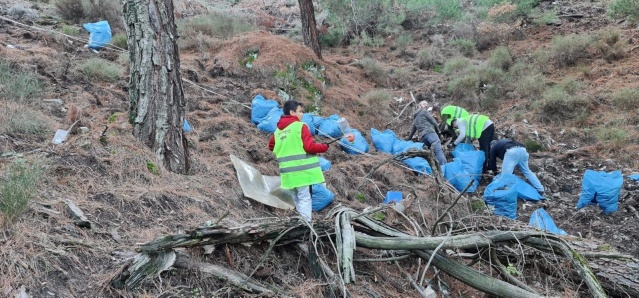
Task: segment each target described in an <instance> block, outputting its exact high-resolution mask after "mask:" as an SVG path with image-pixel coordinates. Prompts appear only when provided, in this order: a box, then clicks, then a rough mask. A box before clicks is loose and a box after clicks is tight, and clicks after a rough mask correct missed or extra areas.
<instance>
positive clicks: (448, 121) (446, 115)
mask: <svg viewBox="0 0 639 298" xmlns="http://www.w3.org/2000/svg"><path fill="white" fill-rule="evenodd" d="M433 111H434V112H439V114H440V115H441V118H442V123H441V124H440V126H439V130H440V131H441V133H442V135H443V136H447V137H450V138H452V139H453V140H454V139H456V138H457V136H458V134H457V132H456V131H455V128H453V124H452V121H453V119H459V118H463V117H466V116H468V111H466V110H465V109H464V108H461V107H458V106H453V105H448V106H445V107H443V108H442V109H441V110H440V109H439V108H435V109H433Z"/></svg>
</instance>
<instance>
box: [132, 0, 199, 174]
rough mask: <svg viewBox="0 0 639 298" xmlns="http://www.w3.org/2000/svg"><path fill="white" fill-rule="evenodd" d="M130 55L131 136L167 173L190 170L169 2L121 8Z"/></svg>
mask: <svg viewBox="0 0 639 298" xmlns="http://www.w3.org/2000/svg"><path fill="white" fill-rule="evenodd" d="M124 14H125V18H126V24H127V36H128V46H129V55H130V69H131V71H130V74H131V78H130V81H129V99H130V102H131V104H130V108H129V121H130V122H131V124H133V135H134V136H135V137H136V138H137V139H138V140H140V141H142V142H144V143H145V144H146V145H147V146H149V147H150V148H151V149H153V151H154V152H155V154H156V156H157V158H158V159H159V160H161V161H162V162H163V164H164V166H165V167H166V168H167V169H169V170H170V171H172V172H175V173H180V174H186V173H187V172H188V171H189V154H188V148H187V143H186V137H185V136H184V131H183V127H182V126H183V123H184V114H185V110H186V100H185V99H184V92H183V90H182V78H181V76H180V59H179V54H178V47H177V42H176V39H177V37H178V36H177V29H176V26H175V20H174V15H173V2H172V0H127V1H126V2H125V4H124Z"/></svg>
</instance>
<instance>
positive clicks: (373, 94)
mask: <svg viewBox="0 0 639 298" xmlns="http://www.w3.org/2000/svg"><path fill="white" fill-rule="evenodd" d="M391 98H393V95H392V94H390V92H388V91H386V90H384V89H373V90H371V91H368V92H367V93H366V94H364V96H362V100H363V101H365V102H366V103H368V105H370V106H380V105H382V104H386V103H388V102H389V101H390V100H391Z"/></svg>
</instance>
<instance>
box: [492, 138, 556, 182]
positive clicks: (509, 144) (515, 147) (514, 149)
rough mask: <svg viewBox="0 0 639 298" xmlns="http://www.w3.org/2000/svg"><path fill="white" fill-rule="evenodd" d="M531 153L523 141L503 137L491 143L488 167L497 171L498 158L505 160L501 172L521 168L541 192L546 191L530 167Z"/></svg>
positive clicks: (511, 171) (508, 172)
mask: <svg viewBox="0 0 639 298" xmlns="http://www.w3.org/2000/svg"><path fill="white" fill-rule="evenodd" d="M529 157H530V156H529V154H528V152H527V151H526V147H524V145H523V144H522V143H519V142H517V141H514V140H511V139H501V140H499V141H492V142H491V143H490V159H489V161H488V167H489V168H490V170H492V171H493V172H495V173H496V172H497V158H500V159H502V160H503V164H502V166H501V172H502V173H506V174H512V173H513V171H514V170H515V167H517V168H519V170H520V171H521V173H522V174H523V175H524V177H526V179H527V180H528V182H530V184H531V185H532V186H533V187H534V188H535V189H536V190H537V191H538V192H539V193H540V194H543V193H544V187H543V186H542V185H541V182H539V179H538V178H537V176H536V175H535V173H533V172H532V171H531V170H530V168H529V167H528V158H529Z"/></svg>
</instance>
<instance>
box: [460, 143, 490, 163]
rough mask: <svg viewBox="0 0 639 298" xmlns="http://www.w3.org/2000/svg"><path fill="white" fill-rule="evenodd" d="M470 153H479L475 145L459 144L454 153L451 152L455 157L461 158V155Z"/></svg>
mask: <svg viewBox="0 0 639 298" xmlns="http://www.w3.org/2000/svg"><path fill="white" fill-rule="evenodd" d="M469 151H471V152H472V151H477V149H476V148H475V146H474V145H473V144H468V143H459V144H457V146H455V149H453V152H451V154H452V155H453V157H459V156H458V155H459V153H462V152H469ZM484 159H486V157H484Z"/></svg>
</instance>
